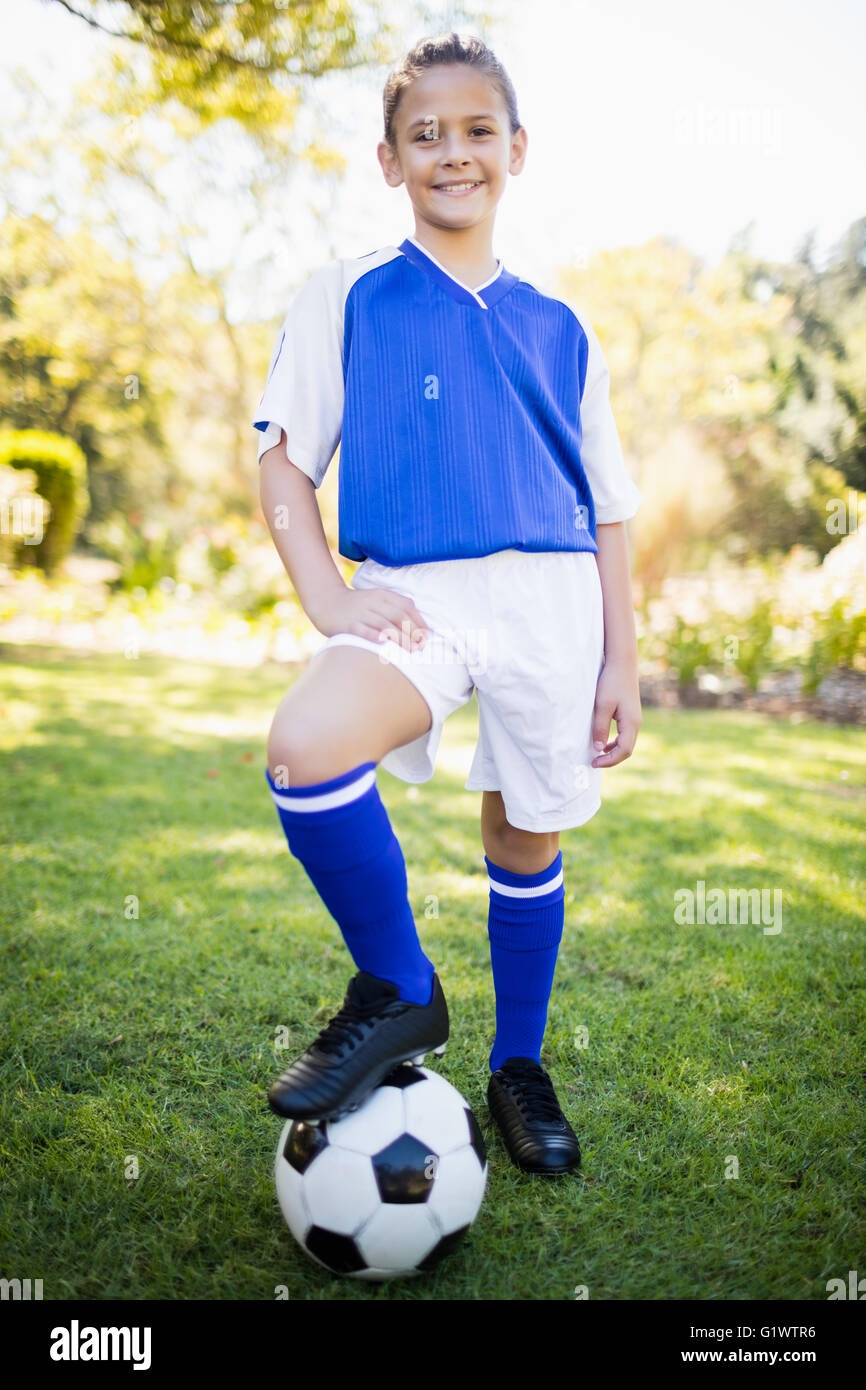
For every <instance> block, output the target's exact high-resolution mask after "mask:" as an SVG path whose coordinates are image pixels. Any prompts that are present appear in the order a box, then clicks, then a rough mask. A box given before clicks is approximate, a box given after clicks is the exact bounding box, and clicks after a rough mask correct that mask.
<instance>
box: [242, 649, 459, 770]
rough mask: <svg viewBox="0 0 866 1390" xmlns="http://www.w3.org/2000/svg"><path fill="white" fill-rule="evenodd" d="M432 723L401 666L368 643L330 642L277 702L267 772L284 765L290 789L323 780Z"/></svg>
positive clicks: (377, 757) (375, 758) (376, 759)
mask: <svg viewBox="0 0 866 1390" xmlns="http://www.w3.org/2000/svg"><path fill="white" fill-rule="evenodd" d="M431 723H432V718H431V715H430V709H429V707H428V705H427V701H426V700H425V699H424V697H423V695H422V694H421V692H420V691H419V690H418V689H417V687H416V686H414V685H413V684H412V682H411V681H410V680H409V679H408V678H407V677H406V676H404V675H403V673H402V671H400V670H399V669H398V668H397V667H396V666H394V665H392V664H391V663H390V662H387V661H382V660H380V658H379V657H378V655H377V654H376V653H374V652H371V651H369V650H367V649H366V648H364V647H350V646H340V647H326V648H325V650H324V651H322V652H319V653H318V655H317V656H316V657H315V658H314V659H313V660H312V661H311V662H310V664H309V666H308V667H307V668H306V670H305V671H304V672H303V673H302V674H301V675H300V676H299V677H298V679H297V680H296V681H295V683H294V685H293V686H292V688H291V690H289V691H288V692H287V694H286V695H284V696H283V699H282V700H281V701H280V703H279V705H278V706H277V711H276V714H275V715H274V719H273V723H272V725H271V731H270V735H269V737H268V769H269V771H270V773H271V776H276V775H277V772H278V770H279V769H284V774H285V775H284V778H283V780H284V781H285V782H286V784H287V787H288V786H305V785H307V784H308V783H314V782H323V781H325V780H326V779H329V778H333V777H337V776H339V774H340V773H342V772H347V771H348V770H349V769H350V768H353V767H357V766H358V764H359V763H362V762H377V763H378V762H381V760H382V758H383V757H384V756H385V754H386V753H389V752H390V751H391V749H392V748H400V747H401V746H402V745H403V744H404V743H409V742H410V741H411V740H412V739H415V738H420V737H421V735H422V734H425V733H426V732H427V730H428V729H429V728H430V725H431Z"/></svg>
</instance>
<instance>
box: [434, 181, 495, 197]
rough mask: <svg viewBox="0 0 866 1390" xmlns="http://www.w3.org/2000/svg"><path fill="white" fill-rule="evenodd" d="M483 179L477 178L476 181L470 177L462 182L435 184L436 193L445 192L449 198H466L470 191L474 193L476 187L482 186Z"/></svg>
mask: <svg viewBox="0 0 866 1390" xmlns="http://www.w3.org/2000/svg"><path fill="white" fill-rule="evenodd" d="M482 182H483V180H481V179H477V180H476V181H475V182H474V183H472V182H470V181H469V180H468V179H467V180H465V181H464V182H461V183H444V184H442V183H439V184H434V185H433V192H434V193H444V194H445V195H446V197H448V198H466V197H468V195H469V194H470V193H474V192H475V190H476V188H480V187H481V184H482Z"/></svg>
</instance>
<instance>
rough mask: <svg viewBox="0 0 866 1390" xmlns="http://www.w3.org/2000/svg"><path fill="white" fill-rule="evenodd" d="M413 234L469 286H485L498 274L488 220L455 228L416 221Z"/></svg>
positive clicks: (447, 268) (456, 277)
mask: <svg viewBox="0 0 866 1390" xmlns="http://www.w3.org/2000/svg"><path fill="white" fill-rule="evenodd" d="M412 235H413V237H414V238H415V240H416V241H417V242H419V243H420V244H421V245H422V246H423V247H424V249H425V250H426V251H429V252H430V254H431V255H432V256H435V257H436V260H437V261H438V262H439V264H440V265H443V266H444V267H445V269H446V270H447V271H448V272H449V273H450V274H451V275H453V276H454V277H455V279H457V280H459V281H460V282H461V283H462V284H464V285H467V286H468V287H469V289H471V290H473V289H475V287H476V285H483V284H486V282H487V281H488V280H489V279H490V277H491V276H492V275H495V274H496V267H497V264H498V262H497V259H496V257H495V256H494V254H493V246H492V240H493V227H492V225H491V224H490V223H488V222H482V223H479V225H478V226H477V227H460V228H457V229H455V230H454V231H450V230H445V229H443V228H442V227H434V226H431V225H430V223H428V222H419V221H416V224H415V230H414V232H413V233H412Z"/></svg>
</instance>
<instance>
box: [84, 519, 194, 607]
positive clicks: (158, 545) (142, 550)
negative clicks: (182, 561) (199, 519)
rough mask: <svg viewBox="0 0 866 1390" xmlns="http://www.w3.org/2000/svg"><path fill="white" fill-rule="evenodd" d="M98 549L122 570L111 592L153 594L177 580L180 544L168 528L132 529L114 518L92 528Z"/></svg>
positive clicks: (110, 582) (149, 525)
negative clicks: (163, 582) (163, 584)
mask: <svg viewBox="0 0 866 1390" xmlns="http://www.w3.org/2000/svg"><path fill="white" fill-rule="evenodd" d="M92 536H93V539H94V541H95V542H96V544H97V545H98V546H99V549H100V550H101V551H102V552H103V554H105V555H107V556H108V558H109V559H111V560H115V561H116V562H117V564H118V565H119V566H120V573H119V574H118V576H117V578H116V579H112V580H110V581H109V584H110V588H112V589H113V590H121V591H122V592H124V593H132V591H133V590H134V589H144V590H145V591H146V592H147V593H150V592H151V591H152V590H153V589H155V588H156V586H157V584H158V583H159V581H160V580H161V579H175V580H176V579H177V564H178V554H179V551H180V546H181V542H180V540H179V539H178V538H177V536H175V535H174V533H173V532H172V531H171V530H170V529H169V528H168V527H159V526H156V525H154V524H153V523H151V522H149V523H147V525H145V526H144V527H142V528H136V527H134V526H131V525H130V523H129V522H128V521H127V520H126V518H125V517H123V518H120V517H115V518H114V519H113V520H111V521H106V522H102V523H101V524H100V525H98V526H95V527H93V528H92Z"/></svg>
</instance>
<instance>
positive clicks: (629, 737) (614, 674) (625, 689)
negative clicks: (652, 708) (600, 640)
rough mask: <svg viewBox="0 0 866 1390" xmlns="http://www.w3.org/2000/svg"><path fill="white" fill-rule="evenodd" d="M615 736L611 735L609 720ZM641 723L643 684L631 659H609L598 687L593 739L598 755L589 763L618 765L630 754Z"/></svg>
mask: <svg viewBox="0 0 866 1390" xmlns="http://www.w3.org/2000/svg"><path fill="white" fill-rule="evenodd" d="M612 719H615V720H616V738H615V739H610V737H609V736H610V721H611V720H612ZM640 726H641V707H640V687H639V685H638V676H637V667H636V665H635V664H634V662H632V661H616V660H614V661H606V662H605V663H604V666H603V667H602V672H601V675H600V676H599V678H598V684H597V686H596V688H595V709H594V711H593V716H592V741H593V744H594V745H595V749H596V757H594V758H593V760H592V762H591V763H590V767H615V766H616V764H617V763H622V762H625V760H626V758H628V757H631V754H632V751H633V749H634V746H635V743H636V742H637V735H638V729H639V728H640Z"/></svg>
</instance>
